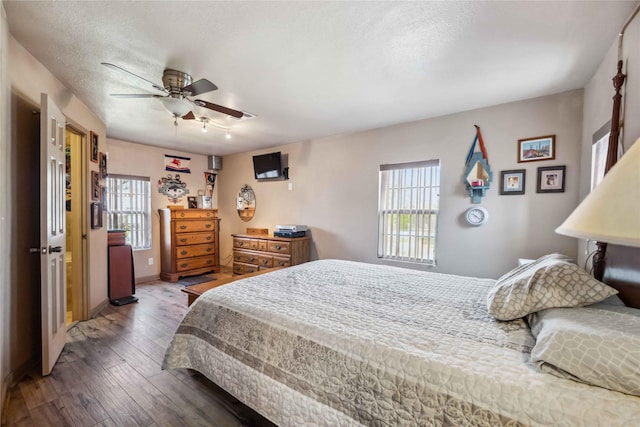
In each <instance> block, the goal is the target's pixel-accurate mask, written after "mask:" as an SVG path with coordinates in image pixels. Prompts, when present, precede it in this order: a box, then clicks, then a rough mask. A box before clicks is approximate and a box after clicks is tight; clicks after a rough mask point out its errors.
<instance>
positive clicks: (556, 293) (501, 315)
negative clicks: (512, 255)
mask: <svg viewBox="0 0 640 427" xmlns="http://www.w3.org/2000/svg"><path fill="white" fill-rule="evenodd" d="M617 293H618V291H616V290H615V289H613V288H612V287H610V286H607V285H605V284H604V283H602V282H599V281H598V280H596V279H594V278H593V277H591V276H590V275H589V274H588V273H587V272H586V271H584V270H583V269H581V268H580V267H578V266H577V265H575V264H574V263H572V262H571V261H570V260H569V258H567V257H565V256H564V255H560V254H550V255H545V256H543V257H541V258H539V259H537V260H536V261H534V262H532V263H530V264H526V265H522V266H519V267H517V268H515V269H513V270H511V271H510V272H508V273H507V274H505V275H504V276H502V277H501V278H500V279H498V281H497V282H496V284H495V285H494V287H493V288H492V289H491V290H490V291H489V293H488V295H487V309H488V310H489V314H490V315H491V316H493V317H495V318H496V319H498V320H514V319H518V318H521V317H524V316H526V315H527V314H530V313H534V312H536V311H540V310H544V309H546V308H554V307H579V306H584V305H589V304H593V303H596V302H600V301H602V300H604V299H605V298H607V297H610V296H611V295H615V294H617Z"/></svg>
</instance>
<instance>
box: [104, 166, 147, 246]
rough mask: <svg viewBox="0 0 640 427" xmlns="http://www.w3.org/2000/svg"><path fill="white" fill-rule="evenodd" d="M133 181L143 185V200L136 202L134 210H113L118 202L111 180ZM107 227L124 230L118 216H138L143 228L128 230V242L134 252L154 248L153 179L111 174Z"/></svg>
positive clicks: (108, 191)
mask: <svg viewBox="0 0 640 427" xmlns="http://www.w3.org/2000/svg"><path fill="white" fill-rule="evenodd" d="M127 179H129V180H133V181H138V182H141V183H143V184H146V185H143V188H142V195H141V196H140V197H142V200H137V201H134V204H135V205H136V206H135V207H134V208H132V209H130V210H128V211H124V210H119V209H115V210H111V209H113V206H114V204H115V203H116V201H117V200H118V198H117V197H116V194H114V193H112V191H111V190H112V187H111V185H110V183H111V180H127ZM107 182H108V184H107V206H106V211H107V226H108V228H109V229H110V230H111V229H123V228H124V227H125V224H121V223H119V222H118V218H119V216H118V214H121V213H125V212H126V213H128V214H130V215H136V216H138V217H139V218H140V222H141V226H140V227H139V229H138V228H136V229H135V230H131V229H129V230H126V231H127V233H126V241H127V244H130V245H131V247H132V249H133V250H148V249H151V248H152V244H151V179H150V178H149V177H145V176H135V175H119V174H112V173H110V174H109V175H108V177H107Z"/></svg>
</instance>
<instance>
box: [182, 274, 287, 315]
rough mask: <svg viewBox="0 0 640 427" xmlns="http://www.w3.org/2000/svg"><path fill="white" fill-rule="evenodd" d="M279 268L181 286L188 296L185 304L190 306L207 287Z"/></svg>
mask: <svg viewBox="0 0 640 427" xmlns="http://www.w3.org/2000/svg"><path fill="white" fill-rule="evenodd" d="M280 268H282V267H279V268H270V269H267V270H258V271H254V272H253V273H249V274H244V275H242V276H234V277H228V278H226V279H216V280H212V281H210V282H204V283H198V284H197V285H191V286H187V287H185V288H183V289H182V292H184V293H185V294H187V296H188V297H189V301H188V302H187V305H188V306H190V305H191V304H193V302H194V301H195V300H196V299H198V297H199V296H200V295H202V294H203V293H205V292H207V291H208V290H209V289H213V288H217V287H218V286H222V285H226V284H228V283H231V282H235V281H236V280H242V279H246V278H248V277H253V276H259V275H261V274H264V273H268V272H270V271H275V270H279V269H280Z"/></svg>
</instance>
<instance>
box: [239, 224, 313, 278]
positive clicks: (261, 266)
mask: <svg viewBox="0 0 640 427" xmlns="http://www.w3.org/2000/svg"><path fill="white" fill-rule="evenodd" d="M232 236H233V274H234V275H240V274H247V273H253V272H254V271H258V270H265V269H267V268H273V267H289V266H292V265H297V264H302V263H303V262H308V261H309V246H310V240H311V238H310V237H308V236H306V237H297V238H287V237H274V236H258V235H251V234H232Z"/></svg>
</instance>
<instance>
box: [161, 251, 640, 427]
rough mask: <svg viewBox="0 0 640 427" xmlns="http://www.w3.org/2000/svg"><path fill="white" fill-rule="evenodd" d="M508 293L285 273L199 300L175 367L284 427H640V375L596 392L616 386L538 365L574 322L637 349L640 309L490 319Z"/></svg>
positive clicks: (298, 270) (347, 267)
mask: <svg viewBox="0 0 640 427" xmlns="http://www.w3.org/2000/svg"><path fill="white" fill-rule="evenodd" d="M541 259H542V258H541ZM630 259H631V260H632V261H633V262H638V258H634V257H631V258H630ZM547 262H550V261H549V260H547ZM554 262H555V261H554ZM532 268H533V267H532ZM618 271H622V272H624V274H623V275H625V276H627V279H625V280H626V282H625V283H626V286H630V285H629V283H630V282H629V280H628V272H629V269H628V268H618ZM514 274H515V273H514ZM516 275H517V274H516ZM507 276H508V275H507ZM512 276H513V274H512ZM512 276H509V277H507V278H510V277H512ZM618 276H619V275H618ZM501 279H502V278H501ZM617 280H619V281H620V279H617ZM625 280H623V281H625ZM497 283H500V282H496V281H495V280H491V279H479V278H470V277H462V276H454V275H445V274H438V273H428V272H421V271H414V270H408V269H401V268H396V267H389V266H382V265H372V264H364V263H357V262H350V261H341V260H322V261H314V262H310V263H306V264H302V265H299V266H295V267H291V268H287V269H283V270H279V271H274V272H272V273H268V274H265V275H262V276H260V277H253V278H247V279H243V280H239V281H237V282H233V283H231V284H228V285H225V286H222V287H218V288H215V289H213V290H211V291H208V292H206V293H205V294H203V295H202V296H201V297H199V298H198V299H197V300H196V301H195V303H194V304H193V305H192V306H191V307H190V309H189V311H188V312H187V314H186V315H185V317H184V319H183V321H182V323H181V324H180V326H179V328H178V330H177V331H176V334H175V336H174V339H173V341H172V343H171V344H170V347H169V349H168V350H167V354H166V356H165V361H164V364H163V367H164V368H189V369H194V370H196V371H199V372H201V373H202V374H204V375H205V376H206V377H208V378H209V379H211V380H212V381H213V382H215V383H216V384H218V385H219V386H221V387H222V388H224V389H225V390H227V391H228V392H229V393H231V394H232V395H234V396H235V397H236V398H238V399H239V400H240V401H242V402H243V403H245V404H246V405H248V406H249V407H251V408H253V409H254V410H256V411H257V412H259V413H260V414H262V415H263V416H265V417H266V418H268V419H269V420H271V421H273V422H274V423H276V424H277V425H279V426H283V427H284V426H302V425H327V426H358V425H367V426H387V425H393V426H417V425H486V426H499V425H509V426H517V425H556V426H560V425H608V426H614V425H621V426H622V425H635V424H637V423H638V419H639V418H640V397H637V395H633V393H634V392H635V390H636V387H638V385H637V384H636V383H635V382H634V381H635V380H636V379H637V377H638V374H637V373H636V374H635V376H634V375H632V377H633V380H632V381H631V384H626V383H625V384H623V385H619V384H615V385H614V386H610V384H609V383H608V382H607V381H609V380H610V378H609V377H607V378H605V379H602V378H597V379H595V380H594V381H596V382H597V380H600V381H604V382H605V384H604V385H605V386H607V387H608V388H606V387H603V386H595V385H590V384H588V382H589V381H590V377H589V374H592V373H593V372H591V373H588V374H586V375H585V376H584V377H582V378H576V377H575V376H573V375H572V374H571V371H570V370H569V372H568V371H565V370H563V369H556V372H553V369H549V366H548V365H549V364H548V363H545V362H544V361H540V360H534V359H535V358H534V355H538V353H540V351H539V349H537V347H536V339H538V340H539V341H541V340H542V339H547V338H549V335H551V336H552V338H551V339H553V334H549V333H547V332H548V331H549V330H550V329H549V328H553V327H555V326H554V325H556V324H557V322H558V319H557V318H556V317H555V316H564V314H565V313H569V314H572V315H573V314H575V313H578V314H579V315H583V314H584V313H587V315H586V316H587V318H588V319H595V318H596V317H594V316H596V315H598V316H599V315H601V314H602V315H603V316H605V317H604V319H605V320H604V321H602V322H600V323H601V324H604V326H603V328H604V330H600V331H598V334H600V335H598V339H600V338H601V337H604V339H608V337H609V336H610V335H611V336H613V335H615V339H618V340H622V341H623V342H624V343H631V344H632V346H635V345H636V341H634V340H635V339H636V338H637V339H638V340H640V316H638V313H637V312H639V311H640V310H637V309H633V308H629V307H624V306H623V305H622V303H621V302H620V300H617V302H616V301H613V302H610V301H612V298H617V297H609V298H607V299H606V300H605V301H604V302H602V303H598V304H595V305H588V306H587V307H582V308H570V309H550V310H539V313H544V315H539V316H537V317H536V314H535V313H534V314H532V315H528V316H523V317H520V318H516V319H514V320H509V321H501V320H497V319H495V318H494V317H492V316H491V315H490V314H489V312H488V309H487V304H488V302H487V295H488V294H489V293H490V291H491V290H492V289H495V287H496V284H497ZM631 287H633V286H631ZM583 305H585V304H583ZM563 310H564V311H563ZM592 313H596V314H592ZM616 316H617V317H616ZM625 316H626V317H625ZM610 318H613V319H614V320H613V321H611V322H610V320H609V319H610ZM622 318H623V319H624V320H625V321H630V322H632V323H631V326H630V328H631V329H633V330H632V331H622V332H621V334H622V336H621V337H620V336H618V335H617V332H618V331H616V330H613V331H612V330H611V328H612V327H614V326H615V327H619V325H620V323H619V322H620V321H621V320H620V319H622ZM565 321H566V320H562V322H565ZM571 322H573V323H572V324H574V323H575V322H574V321H573V320H571ZM634 322H635V323H634ZM596 323H597V322H596ZM609 324H610V325H609ZM530 325H532V326H531V327H530ZM549 325H551V326H549ZM611 325H614V326H611ZM596 326H598V325H596ZM636 326H637V328H636ZM532 331H534V332H535V333H536V334H538V335H537V338H536V337H534V335H533V334H532ZM627 332H629V333H630V334H631V338H627V336H626V335H625V334H626V333H627ZM562 340H564V338H562ZM562 342H564V341H562ZM562 342H561V344H562ZM637 343H638V347H637V348H636V357H638V355H637V350H638V349H640V341H637ZM556 344H557V343H556ZM625 345H626V344H625ZM547 347H548V348H546V349H545V350H548V351H549V352H552V351H553V350H554V348H553V345H551V344H550V345H548V346H547ZM606 347H607V348H608V344H607V346H606ZM632 350H633V349H632ZM560 354H561V355H563V356H564V355H566V354H567V353H563V352H560ZM619 357H623V358H624V357H626V356H625V355H621V356H619ZM604 359H605V360H604V362H603V361H602V360H600V361H599V362H600V363H605V364H607V363H609V362H608V360H609V356H608V355H607V356H606V357H605V358H604ZM561 366H562V365H561ZM637 366H638V365H637V364H636V365H633V364H631V365H629V364H628V363H627V366H625V368H626V369H627V370H629V369H630V370H631V371H637ZM596 374H599V372H596ZM627 374H628V371H624V369H623V371H622V372H615V373H614V375H621V376H623V377H625V378H627V377H629V375H627ZM616 387H623V388H622V389H619V388H616ZM625 387H627V388H625ZM614 390H623V391H614ZM629 390H630V391H629Z"/></svg>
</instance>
